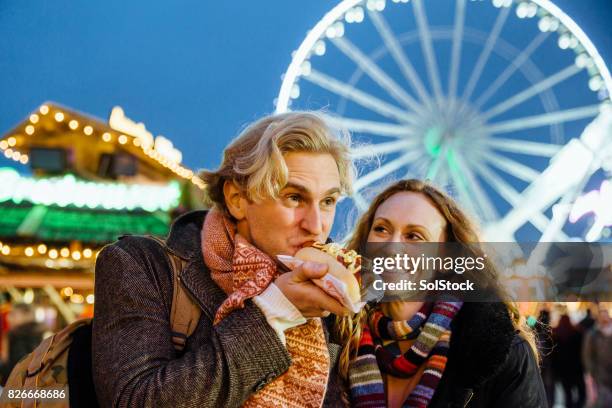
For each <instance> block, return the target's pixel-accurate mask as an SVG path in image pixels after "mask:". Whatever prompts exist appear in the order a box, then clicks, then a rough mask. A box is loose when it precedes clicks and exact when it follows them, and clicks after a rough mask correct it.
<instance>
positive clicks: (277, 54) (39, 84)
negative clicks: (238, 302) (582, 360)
mask: <svg viewBox="0 0 612 408" xmlns="http://www.w3.org/2000/svg"><path fill="white" fill-rule="evenodd" d="M487 1H488V0H487ZM555 3H556V4H557V5H559V6H560V7H561V8H562V9H564V10H565V11H566V12H567V13H568V14H569V15H570V16H572V17H573V18H574V20H575V21H576V22H577V23H578V24H579V25H581V27H582V28H583V30H584V31H585V32H586V33H587V34H588V35H589V36H590V37H591V39H592V40H593V42H594V43H595V45H596V46H597V47H598V49H599V51H600V53H601V54H602V55H603V56H604V58H605V59H606V60H607V61H611V60H612V42H611V41H612V39H611V37H610V34H609V33H610V29H609V23H610V21H612V2H611V1H610V0H559V1H556V2H555ZM335 4H336V2H334V1H323V0H308V1H305V0H303V1H297V0H267V1H247V0H242V1H198V0H175V1H172V2H167V1H143V0H139V1H119V0H105V1H97V2H92V1H68V0H53V1H46V0H28V1H23V0H2V1H0V73H1V75H0V89H1V90H2V98H0V131H2V132H5V131H7V130H8V129H10V128H11V127H12V126H13V125H14V124H15V123H17V122H19V121H20V120H22V119H23V118H25V117H26V116H27V114H28V113H29V112H30V111H31V110H33V109H35V108H36V107H37V106H38V105H39V104H40V103H41V102H43V101H45V100H53V101H56V102H59V103H61V104H64V105H67V106H70V107H73V108H76V109H78V110H81V111H83V112H86V113H90V114H93V115H96V116H98V117H101V118H104V119H106V118H107V116H108V113H109V111H110V109H111V107H112V106H114V105H121V106H122V107H123V108H124V109H125V111H126V114H127V115H128V116H130V117H132V118H134V119H135V120H137V121H142V122H144V123H145V124H146V125H147V128H148V129H149V130H151V131H152V132H153V133H154V134H163V135H165V136H167V137H169V138H170V139H172V140H173V141H174V143H175V145H176V146H177V147H178V148H179V149H181V150H182V151H183V154H184V162H185V164H186V165H188V166H190V167H192V168H199V167H214V166H216V165H217V164H218V163H219V159H220V154H221V151H222V149H223V146H224V145H225V144H226V143H227V141H228V140H229V139H231V138H232V137H233V136H234V135H236V133H237V132H238V131H239V129H240V128H241V127H242V126H243V125H244V124H246V123H247V122H249V121H251V120H253V119H255V118H257V117H259V116H261V115H263V114H266V113H269V112H271V111H272V110H273V104H272V101H273V99H274V98H275V96H276V94H277V92H278V89H279V87H280V84H281V79H280V77H281V75H282V73H283V72H284V70H285V69H286V67H287V65H288V64H289V62H290V54H291V51H293V50H294V49H296V48H297V47H298V45H299V44H300V43H301V41H302V39H303V38H304V36H305V34H306V32H307V30H309V29H310V28H311V27H312V26H313V25H314V24H315V23H316V22H317V21H318V19H319V18H321V17H322V16H323V15H324V14H325V12H326V11H328V10H329V9H330V8H331V7H332V6H333V5H335ZM11 163H13V162H12V161H8V160H5V159H4V157H2V158H0V166H4V165H11Z"/></svg>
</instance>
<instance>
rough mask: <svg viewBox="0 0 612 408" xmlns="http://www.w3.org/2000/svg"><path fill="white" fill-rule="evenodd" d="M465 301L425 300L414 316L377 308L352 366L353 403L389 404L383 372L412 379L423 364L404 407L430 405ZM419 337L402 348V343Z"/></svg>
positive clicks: (372, 313) (370, 407)
mask: <svg viewBox="0 0 612 408" xmlns="http://www.w3.org/2000/svg"><path fill="white" fill-rule="evenodd" d="M461 305H462V302H460V301H437V302H435V303H434V304H431V303H429V304H427V303H426V304H424V305H423V307H422V308H421V310H419V311H418V312H417V313H416V314H415V315H414V316H413V317H412V318H411V319H410V320H407V321H393V320H391V319H390V318H388V317H386V316H384V315H383V314H382V312H380V311H379V310H376V309H375V310H373V311H372V312H370V314H369V316H368V319H367V320H368V323H367V324H365V325H364V327H363V328H362V335H361V339H360V341H359V348H358V352H357V358H356V359H354V360H353V361H351V363H350V365H349V383H350V388H351V399H352V406H355V407H369V408H373V407H385V406H386V402H387V399H386V396H385V386H384V382H383V375H382V374H383V373H385V374H387V375H391V376H394V377H401V378H409V377H410V376H412V375H414V374H415V373H416V372H417V371H418V370H419V368H420V366H421V365H422V364H425V368H424V370H423V374H422V376H421V378H420V379H419V382H418V384H417V385H416V387H415V388H414V389H413V390H412V392H411V393H410V395H409V396H408V398H407V400H406V401H405V402H404V405H403V406H404V407H410V408H412V407H417V408H424V407H427V405H428V404H429V402H430V401H431V398H432V397H433V395H434V392H435V391H436V387H437V386H438V383H439V381H440V378H442V374H443V373H444V368H445V367H446V361H447V352H448V348H449V342H450V334H451V330H450V324H451V322H452V320H453V318H454V317H455V315H456V314H457V312H458V311H459V309H460V308H461ZM408 339H414V342H413V344H412V346H411V347H410V348H409V349H408V350H407V351H406V352H405V353H403V354H402V353H401V351H400V349H399V345H398V344H397V342H398V341H399V340H408Z"/></svg>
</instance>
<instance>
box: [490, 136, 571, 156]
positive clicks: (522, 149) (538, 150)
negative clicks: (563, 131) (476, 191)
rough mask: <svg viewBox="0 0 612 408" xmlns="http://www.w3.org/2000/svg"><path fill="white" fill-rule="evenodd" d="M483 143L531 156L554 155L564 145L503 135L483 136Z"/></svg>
mask: <svg viewBox="0 0 612 408" xmlns="http://www.w3.org/2000/svg"><path fill="white" fill-rule="evenodd" d="M481 143H483V145H485V146H488V147H492V148H494V149H496V150H502V151H505V152H510V153H520V154H527V155H531V156H543V157H552V156H554V155H555V154H557V152H559V150H561V148H562V147H563V146H562V145H557V144H552V143H541V142H532V141H530V140H516V139H505V138H501V137H495V138H483V139H482V140H481Z"/></svg>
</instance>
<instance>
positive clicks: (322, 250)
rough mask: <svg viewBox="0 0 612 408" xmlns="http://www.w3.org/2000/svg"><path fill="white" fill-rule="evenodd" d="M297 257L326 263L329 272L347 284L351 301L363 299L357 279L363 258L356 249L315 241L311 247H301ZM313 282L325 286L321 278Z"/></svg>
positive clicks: (356, 301) (354, 302)
mask: <svg viewBox="0 0 612 408" xmlns="http://www.w3.org/2000/svg"><path fill="white" fill-rule="evenodd" d="M295 257H296V258H298V259H301V260H304V261H313V262H319V263H323V264H326V265H327V266H328V268H329V269H328V273H329V274H331V275H333V276H334V277H336V278H338V279H339V280H340V281H342V282H344V284H345V285H346V288H347V290H348V296H349V299H350V300H351V302H352V303H353V304H356V303H358V302H360V301H361V289H360V287H359V281H358V280H357V279H358V276H359V271H360V269H361V262H360V261H361V259H360V257H359V255H357V253H356V252H355V251H347V250H345V249H343V248H341V247H340V246H339V245H337V244H325V245H324V244H319V243H315V244H313V246H311V247H306V248H302V249H300V250H299V251H298V252H297V253H296V254H295ZM313 282H314V283H316V284H317V285H319V286H321V287H322V288H324V286H323V285H322V283H321V282H320V279H315V280H313ZM324 289H325V288H324Z"/></svg>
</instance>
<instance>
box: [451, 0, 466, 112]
mask: <svg viewBox="0 0 612 408" xmlns="http://www.w3.org/2000/svg"><path fill="white" fill-rule="evenodd" d="M465 1H466V0H458V1H457V5H456V7H455V29H454V30H453V50H452V54H451V66H450V70H449V72H448V94H449V95H450V99H451V100H453V99H454V98H455V95H456V94H457V78H458V77H459V61H460V60H461V40H462V38H463V26H464V24H465Z"/></svg>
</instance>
